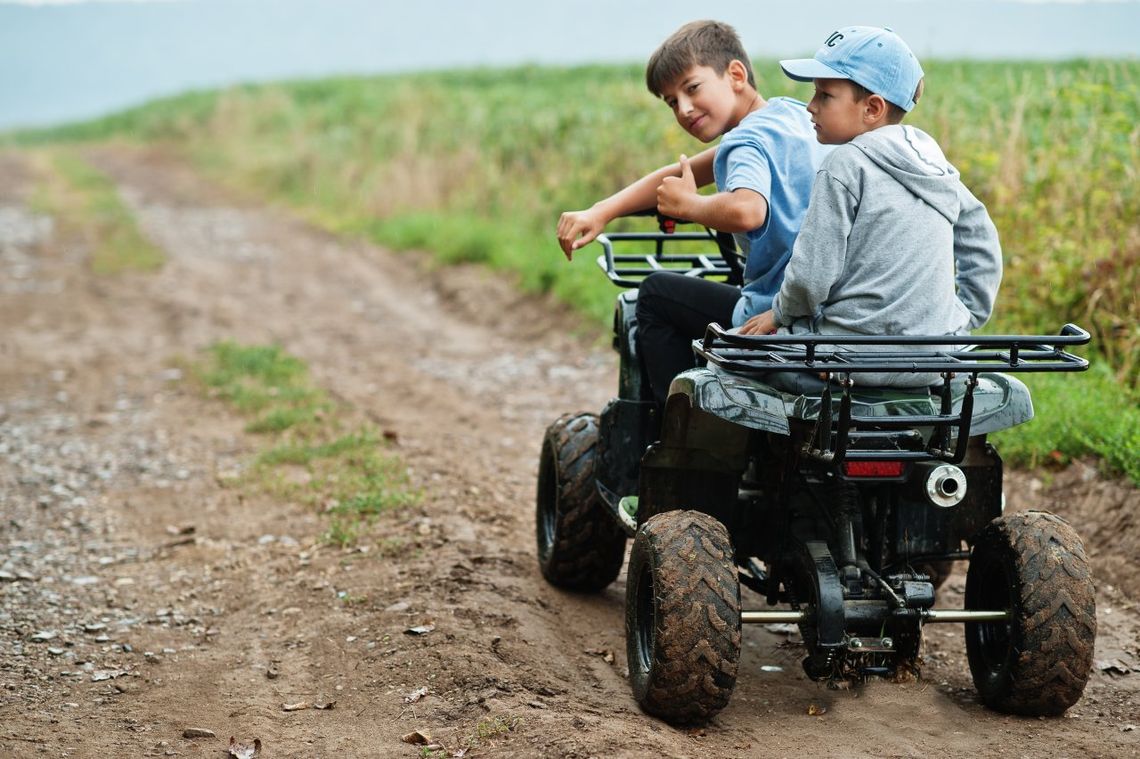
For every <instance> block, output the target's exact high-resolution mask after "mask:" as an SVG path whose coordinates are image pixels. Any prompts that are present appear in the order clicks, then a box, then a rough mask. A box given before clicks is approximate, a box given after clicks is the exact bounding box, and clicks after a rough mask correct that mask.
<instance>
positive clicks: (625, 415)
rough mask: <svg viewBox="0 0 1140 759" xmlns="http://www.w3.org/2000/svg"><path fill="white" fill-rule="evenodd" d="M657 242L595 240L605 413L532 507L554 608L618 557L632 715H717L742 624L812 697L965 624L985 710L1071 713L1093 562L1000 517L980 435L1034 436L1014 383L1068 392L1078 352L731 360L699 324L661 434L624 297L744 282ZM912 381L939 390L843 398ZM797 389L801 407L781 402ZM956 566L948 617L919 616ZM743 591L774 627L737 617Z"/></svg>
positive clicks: (567, 451)
mask: <svg viewBox="0 0 1140 759" xmlns="http://www.w3.org/2000/svg"><path fill="white" fill-rule="evenodd" d="M670 232H671V230H666V229H664V228H663V229H662V232H661V233H624V234H611V235H602V236H599V238H598V241H599V242H600V243H601V245H602V247H603V250H604V252H603V253H602V255H600V256H599V258H598V263H599V264H600V265H601V267H602V268H603V269H604V270H605V271H606V272H607V274H608V276H609V277H610V279H611V280H612V281H614V282H615V283H616V284H618V285H621V286H623V287H626V288H629V289H626V290H624V291H623V292H621V293H620V294H619V296H618V298H617V308H616V313H615V317H614V347H615V349H616V350H617V352H618V354H619V355H620V359H621V366H620V373H619V386H618V397H617V398H615V399H613V400H611V401H610V402H609V403H608V404H607V405H606V407H605V408H604V409H603V410H602V413H601V415H600V416H596V415H594V414H590V413H578V414H571V415H566V416H563V417H561V418H560V419H558V420H557V421H556V422H554V423H553V424H552V425H551V426H550V427H549V428H548V429H547V431H546V435H545V438H544V440H543V443H542V453H541V460H540V464H539V474H538V488H537V499H536V500H537V503H536V507H537V508H536V527H537V541H538V561H539V565H540V567H541V570H542V573H543V575H544V576H545V577H546V579H547V580H548V581H549V582H551V583H552V584H554V585H556V586H559V587H562V588H566V589H571V590H576V591H582V592H595V591H600V590H601V589H603V588H605V587H606V586H607V585H609V584H610V583H611V582H613V581H614V580H615V579H616V578H617V576H618V574H619V572H620V571H621V567H622V563H623V559H624V556H625V548H626V540H627V538H633V547H632V550H631V551H630V555H629V566H628V569H627V574H626V605H625V621H626V648H627V654H628V661H629V677H630V683H631V685H632V688H633V693H634V697H635V699H636V700H637V702H638V704H639V705H640V706H641V708H642V709H643V710H644V711H646V712H648V713H650V714H653V715H655V716H658V717H661V718H663V719H665V720H667V721H669V722H674V723H694V722H702V721H705V720H707V719H709V718H710V717H712V716H713V715H715V714H716V713H717V712H718V711H720V710H721V709H723V708H724V707H725V706H726V705H727V703H728V701H729V698H730V696H731V694H732V690H733V687H734V686H735V683H736V678H737V674H738V662H739V659H740V650H741V626H742V625H743V624H757V623H760V624H769V623H787V624H794V625H797V626H798V627H799V630H800V634H801V636H802V638H803V644H804V647H805V649H806V657H805V658H804V660H803V667H804V670H805V671H806V672H807V674H808V675H809V676H810V677H811V678H813V679H816V680H825V681H839V680H843V679H851V678H862V677H867V676H870V675H883V676H892V675H901V674H904V673H906V672H914V671H917V667H918V664H919V659H920V648H921V641H922V630H923V627H924V626H925V625H928V624H935V623H964V626H965V636H966V653H967V658H968V660H969V665H970V671H971V674H972V676H973V680H974V684H975V686H976V688H977V691H978V694H979V697H980V699H981V701H982V702H983V703H985V704H986V705H987V706H989V707H991V708H994V709H997V710H999V711H1003V712H1008V713H1014V714H1023V715H1033V716H1046V715H1059V714H1061V713H1063V712H1064V711H1065V710H1066V709H1068V708H1069V707H1070V706H1072V705H1073V704H1074V703H1075V702H1076V701H1077V700H1078V699H1079V698H1080V696H1081V693H1082V691H1083V690H1084V687H1085V683H1086V682H1087V680H1088V676H1089V670H1090V666H1091V664H1092V655H1093V643H1094V639H1095V636H1096V609H1095V596H1094V590H1093V584H1092V579H1091V577H1090V574H1089V564H1088V559H1087V557H1086V555H1085V551H1084V548H1083V546H1082V544H1081V540H1080V538H1079V537H1078V535H1077V534H1076V532H1075V531H1074V530H1073V529H1072V528H1071V527H1070V526H1069V525H1068V524H1067V523H1066V522H1065V521H1064V520H1063V519H1061V518H1060V517H1057V516H1054V515H1052V514H1049V513H1046V512H1043V511H1028V512H1023V513H1017V514H1003V508H1004V498H1003V493H1002V461H1001V458H1000V457H999V456H998V453H997V451H996V450H995V449H994V447H993V445H991V444H990V443H988V442H987V441H986V436H987V434H989V433H991V432H995V431H998V430H1002V429H1006V428H1008V427H1012V426H1013V425H1016V424H1020V423H1022V422H1025V421H1028V420H1029V419H1030V418H1032V416H1033V408H1032V404H1031V402H1030V397H1029V393H1028V391H1027V389H1026V387H1025V385H1024V384H1023V383H1022V382H1020V381H1019V380H1017V379H1016V378H1015V377H1013V376H1011V375H1013V374H1014V373H1018V372H1043V371H1056V372H1066V371H1081V370H1084V369H1085V368H1087V365H1088V364H1087V362H1086V361H1085V360H1084V359H1082V358H1079V357H1077V356H1075V355H1073V354H1071V353H1069V352H1067V351H1066V348H1067V347H1068V346H1072V345H1081V344H1084V343H1087V342H1088V341H1089V335H1088V333H1087V332H1085V331H1084V330H1082V329H1081V328H1079V327H1077V326H1075V325H1071V324H1069V325H1066V326H1065V327H1064V328H1063V329H1062V330H1061V332H1060V334H1059V335H1056V336H1041V335H1014V336H1008V335H1007V336H984V337H983V336H972V337H970V338H969V340H970V341H971V345H970V348H969V349H968V350H962V349H961V347H960V346H959V345H955V343H959V342H960V341H961V339H962V338H961V337H957V338H952V337H946V336H942V337H898V336H894V337H889V338H887V337H877V336H858V337H839V336H827V337H821V336H802V335H801V336H780V335H771V336H752V337H745V336H740V335H735V334H732V333H729V332H726V331H724V330H723V329H721V328H720V327H719V326H717V325H715V324H714V325H710V326H709V328H708V332H707V334H706V335H705V337H704V339H703V340H700V341H697V342H695V343H694V350H695V351H696V353H697V354H698V355H699V357H700V358H701V359H702V362H703V364H704V366H703V367H702V368H696V369H692V370H689V371H686V372H683V373H682V374H680V375H678V376H677V377H676V378H675V379H674V381H673V383H672V385H671V387H670V390H669V396H668V400H667V402H666V404H665V407H664V411H663V412H661V411H660V410H659V409H658V407H657V405H656V404H655V403H654V402H653V400H652V397H651V395H650V394H649V391H648V382H647V379H646V377H645V375H644V371H643V369H642V366H641V362H640V361H639V358H638V352H637V350H638V349H637V340H636V331H637V323H636V318H635V306H636V298H637V291H636V290H635V289H633V288H636V286H637V283H638V281H639V280H640V278H643V277H644V276H645V275H646V274H648V273H649V272H651V271H656V270H659V269H663V268H666V269H673V270H676V271H678V272H679V273H682V274H685V275H687V276H699V277H717V278H723V279H728V280H731V279H732V278H734V277H738V276H739V265H738V262H735V261H733V260H732V258H731V256H733V255H734V254H732V253H731V252H730V248H731V244H730V243H729V244H726V241H725V240H724V238H723V237H722V238H720V239H719V240H718V244H717V248H718V250H717V252H715V253H709V252H686V253H674V252H671V251H674V250H679V249H682V248H686V249H688V250H690V251H691V250H692V248H693V246H694V245H695V244H697V241H699V240H705V241H706V243H707V242H708V239H709V238H708V237H707V236H705V235H702V234H699V233H684V234H680V233H677V234H672V233H670ZM645 243H650V244H651V245H652V250H649V251H646V250H644V249H642V250H639V251H638V252H636V253H622V254H616V253H615V248H617V247H621V248H622V249H623V250H629V249H631V248H634V247H637V246H641V245H644V244H645ZM876 343H879V344H881V345H879V346H876V345H875V344H876ZM888 345H889V346H895V347H887V346H888ZM868 347H869V348H870V349H875V348H878V350H869V349H868ZM883 351H887V352H883ZM916 371H921V372H924V373H934V374H933V375H932V376H934V377H940V379H939V380H938V381H937V383H936V384H935V385H933V386H931V387H929V388H926V387H923V388H917V389H888V388H880V387H870V386H862V385H860V384H859V379H860V376H861V375H866V374H867V373H868V372H877V373H894V372H916ZM796 374H799V375H800V376H801V377H807V378H808V380H807V381H806V382H801V383H799V384H800V385H803V384H809V385H810V384H811V382H812V381H814V383H815V385H816V386H817V388H816V389H812V390H807V391H805V390H801V389H788V386H789V383H787V382H786V381H784V380H786V378H788V377H790V376H793V375H796ZM819 377H823V378H824V379H823V380H821V379H818V378H819ZM793 387H794V385H793ZM959 560H962V561H968V562H969V566H968V572H967V575H966V593H965V603H964V608H962V609H946V608H937V607H936V606H935V589H936V586H937V585H938V584H939V583H940V582H941V581H943V580H944V579H945V576H946V574H947V572H948V569H949V567H950V565H951V564H952V562H954V561H959ZM741 585H744V586H745V587H747V588H749V589H751V590H752V591H754V592H755V594H757V595H758V596H759V597H760V598H763V599H764V601H765V602H766V604H767V606H769V607H777V608H767V609H746V608H744V607H743V606H742V597H741V592H740V586H741ZM753 598H755V596H753Z"/></svg>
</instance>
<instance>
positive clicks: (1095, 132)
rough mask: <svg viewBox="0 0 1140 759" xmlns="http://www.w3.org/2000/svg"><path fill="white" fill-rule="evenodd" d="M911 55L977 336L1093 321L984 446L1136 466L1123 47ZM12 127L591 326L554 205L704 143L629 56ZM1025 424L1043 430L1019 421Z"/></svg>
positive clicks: (1139, 73) (1139, 106)
mask: <svg viewBox="0 0 1140 759" xmlns="http://www.w3.org/2000/svg"><path fill="white" fill-rule="evenodd" d="M755 67H756V72H757V77H758V82H759V86H760V89H761V91H762V92H763V94H764V95H765V96H769V97H770V96H775V95H791V96H793V97H798V98H800V99H803V100H806V99H807V98H808V97H809V95H810V85H805V84H797V83H794V82H791V81H789V80H787V79H786V78H785V77H783V75H782V74H780V72H779V69H778V67H777V65H776V63H775V62H774V61H770V60H758V61H756V65H755ZM926 69H927V88H926V93H925V95H924V97H923V99H922V102H921V103H920V104H919V105H918V107H917V108H916V109H915V111H914V112H913V113H912V114H911V116H909V117H908V123H913V124H914V125H916V126H918V127H920V128H922V129H925V130H926V131H928V132H930V133H931V134H932V135H933V136H934V137H935V138H936V139H937V140H938V141H939V143H940V144H941V145H942V147H943V149H944V150H945V151H946V154H947V155H948V156H949V157H950V160H951V161H952V162H953V163H954V164H955V165H956V166H957V167H958V168H959V169H960V170H961V172H962V175H963V178H964V180H965V182H966V184H967V185H968V186H969V187H970V188H971V189H972V190H973V191H974V193H975V194H976V195H978V196H979V197H980V198H981V199H982V201H983V202H985V203H986V205H987V206H988V208H989V210H990V213H991V215H992V217H993V219H994V222H995V223H996V224H997V227H998V230H999V232H1000V234H1001V239H1002V245H1003V249H1004V255H1005V279H1004V282H1003V285H1002V291H1001V294H1000V296H999V299H998V303H997V308H996V311H995V314H994V319H993V321H992V322H991V324H990V325H989V326H988V327H987V331H990V332H1013V331H1028V332H1043V333H1053V332H1056V331H1057V330H1058V329H1059V328H1060V326H1061V325H1062V324H1064V323H1065V322H1068V321H1075V322H1077V323H1079V324H1081V325H1082V326H1085V327H1086V328H1088V329H1089V330H1090V331H1091V332H1092V333H1093V336H1094V347H1092V348H1091V349H1089V355H1090V357H1091V358H1092V360H1093V362H1094V365H1095V367H1094V368H1095V370H1094V371H1092V372H1089V373H1088V374H1086V375H1080V376H1074V375H1062V376H1056V377H1044V376H1041V377H1031V378H1030V380H1029V383H1030V385H1031V387H1032V388H1033V390H1034V393H1035V397H1037V398H1038V411H1039V414H1040V415H1041V416H1042V417H1049V418H1051V419H1052V420H1053V421H1052V422H1048V423H1046V424H1038V423H1035V424H1033V425H1029V426H1028V427H1027V428H1026V431H1025V432H1017V433H1016V434H1015V435H1013V436H1012V437H1010V439H1009V440H1008V441H1003V443H1002V445H1003V448H1004V449H1005V450H1007V451H1009V452H1012V454H1013V455H1014V456H1015V457H1016V458H1017V459H1018V460H1025V461H1029V462H1031V463H1033V462H1035V461H1049V460H1056V459H1060V460H1064V459H1065V458H1067V457H1069V456H1074V455H1083V454H1086V453H1095V454H1097V455H1098V456H1100V457H1101V459H1102V460H1103V461H1105V462H1106V464H1107V466H1108V467H1109V468H1110V469H1113V470H1114V471H1118V472H1124V473H1127V474H1129V475H1130V476H1132V477H1133V478H1134V479H1136V480H1138V481H1140V463H1138V462H1140V431H1138V430H1140V411H1138V410H1137V399H1138V398H1140V326H1138V325H1140V298H1138V296H1137V293H1138V291H1140V181H1138V179H1140V176H1138V174H1140V98H1138V97H1137V95H1136V93H1137V91H1138V85H1140V61H1137V60H1129V61H1073V62H1066V63H1009V62H986V63H981V62H953V61H945V62H931V63H929V65H927V67H926ZM20 139H25V140H33V141H44V140H49V141H52V140H105V139H123V140H137V141H144V142H161V143H164V144H167V145H173V146H175V147H176V148H177V149H179V150H181V151H184V152H186V153H187V154H189V155H191V156H192V157H193V158H194V159H195V160H196V161H197V162H198V163H199V164H200V165H202V166H204V167H206V168H207V169H208V170H210V171H212V172H213V173H214V174H215V175H217V176H221V177H223V178H225V179H226V180H227V181H229V182H231V183H235V184H238V185H241V186H244V187H246V188H248V189H252V190H254V191H256V192H257V193H259V194H262V195H264V196H267V197H270V198H273V199H277V200H282V201H285V202H287V203H289V204H291V205H293V206H295V207H296V208H298V209H300V210H301V211H302V212H303V213H305V214H306V215H307V216H308V217H309V218H311V219H312V220H314V221H316V222H318V223H320V224H322V225H324V226H326V227H328V228H329V229H331V230H333V231H336V232H339V233H348V234H353V235H358V236H361V237H365V238H368V239H371V240H374V241H377V242H380V243H383V244H385V245H388V246H392V247H396V248H401V249H404V248H416V249H424V250H431V251H433V252H434V253H435V254H437V255H438V256H440V257H441V258H442V259H443V260H444V261H475V262H481V263H485V264H487V265H489V266H492V267H495V268H498V269H501V270H504V271H506V272H510V273H511V275H512V276H514V277H516V278H517V280H518V282H519V284H520V285H521V286H522V287H523V288H526V289H529V290H533V291H538V292H551V293H553V294H554V295H556V296H557V297H559V298H561V299H563V300H565V301H567V302H569V303H572V304H574V305H576V306H577V307H579V308H580V309H582V310H583V311H584V312H585V313H587V314H590V315H592V316H593V317H595V318H596V320H597V323H598V324H599V330H600V331H601V330H603V329H604V328H605V327H604V325H605V323H606V321H607V320H608V318H609V315H610V311H611V309H612V304H613V298H614V291H613V287H612V285H610V284H609V283H608V282H607V281H606V280H605V279H604V277H602V276H601V274H600V272H598V270H597V269H596V267H595V266H594V264H593V261H592V259H593V257H594V253H596V252H597V251H596V250H595V251H594V252H593V253H592V252H591V251H590V249H586V250H585V251H583V254H584V255H579V256H578V257H577V258H576V260H575V261H574V262H573V263H570V264H568V263H567V262H566V261H565V259H564V258H563V256H562V254H561V252H560V250H559V249H558V247H557V244H556V242H555V240H554V225H555V222H556V220H557V218H558V214H559V212H560V211H562V210H567V209H576V208H582V207H585V206H587V205H589V204H590V203H592V202H593V201H594V200H596V199H598V198H600V197H602V196H604V195H607V194H609V193H611V192H613V191H614V190H615V189H618V188H619V187H621V186H622V185H624V184H625V183H627V182H629V181H631V180H633V179H635V178H637V177H638V176H640V175H641V174H643V173H644V172H646V171H647V170H649V169H652V168H656V167H657V166H659V165H661V164H663V163H667V162H669V161H673V160H676V158H677V155H678V154H680V153H682V152H684V153H689V154H692V153H695V152H697V151H699V150H700V149H702V148H703V147H704V146H702V145H700V144H699V143H697V142H696V141H694V140H693V139H692V138H690V137H688V136H687V135H686V134H685V133H684V132H683V131H682V130H681V129H680V127H678V126H677V125H676V123H675V122H674V121H673V119H672V117H671V114H670V112H669V110H668V109H667V108H666V107H665V106H664V105H663V104H662V103H661V102H660V101H658V100H656V99H654V98H653V97H652V96H651V95H650V94H649V93H648V92H647V91H646V89H645V86H644V84H643V79H642V68H641V67H640V66H592V67H578V68H570V69H558V68H535V67H522V68H514V69H508V70H475V71H449V72H435V73H426V74H416V75H400V76H381V77H368V78H341V79H332V80H323V81H316V82H298V83H283V84H276V85H267V86H248V87H238V88H233V89H228V90H224V91H217V92H204V93H195V94H189V95H185V96H181V97H176V98H172V99H168V100H164V101H158V102H155V103H152V104H149V105H146V106H143V107H140V108H136V109H133V110H130V111H126V112H123V113H120V114H117V115H114V116H111V117H108V118H104V119H101V120H97V121H93V122H88V123H84V124H79V125H74V126H69V127H65V128H62V129H56V130H51V131H48V132H40V133H37V134H35V135H22V136H21V137H20ZM632 223H633V222H621V224H623V225H624V224H632ZM1041 421H1044V420H1039V422H1041ZM1035 427H1040V428H1042V429H1047V435H1046V433H1038V434H1039V435H1045V436H1044V437H1040V436H1039V437H1036V438H1034V437H1026V435H1029V436H1032V435H1033V434H1034V433H1033V428H1035Z"/></svg>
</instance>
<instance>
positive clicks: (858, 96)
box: [847, 79, 926, 124]
mask: <svg viewBox="0 0 1140 759" xmlns="http://www.w3.org/2000/svg"><path fill="white" fill-rule="evenodd" d="M847 82H848V84H850V85H851V89H852V91H853V92H854V93H855V102H856V103H858V102H861V101H863V100H866V99H867V98H869V97H871V95H874V94H875V93H874V92H871V91H870V90H869V89H867V88H866V87H864V86H863V85H861V84H859V83H858V82H856V81H854V80H852V79H848V80H847ZM925 85H926V80H925V79H919V80H918V87H916V88H915V90H914V102H915V103H917V102H918V99H919V98H920V97H922V91H923V90H924V89H926V86H925ZM879 97H882V95H880V96H879ZM883 100H884V101H885V102H886V104H887V123H888V124H901V123H902V120H903V119H904V118H906V111H904V110H903V109H902V108H901V107H899V106H897V105H895V104H894V103H892V102H891V101H889V100H887V99H886V98H883Z"/></svg>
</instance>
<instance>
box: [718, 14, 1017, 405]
mask: <svg viewBox="0 0 1140 759" xmlns="http://www.w3.org/2000/svg"><path fill="white" fill-rule="evenodd" d="M780 65H781V67H782V68H783V69H784V73H786V74H787V75H788V76H789V77H791V78H792V79H796V80H798V81H814V83H815V96H814V97H813V98H812V101H811V103H810V104H809V105H808V112H809V113H810V114H811V116H812V122H813V123H814V125H815V130H816V138H817V139H818V140H819V141H820V142H821V143H823V144H833V145H839V147H837V148H836V149H835V150H834V151H832V153H831V154H830V155H829V156H828V157H827V158H826V159H825V160H824V162H823V164H822V165H821V166H820V168H819V171H818V172H817V174H816V178H815V183H814V184H813V185H812V194H811V200H810V203H809V206H808V210H807V214H806V216H805V217H804V221H803V225H802V227H801V228H800V233H799V237H798V238H797V239H796V242H795V246H794V248H793V252H792V256H791V259H790V260H789V262H788V266H787V269H786V273H785V276H784V282H783V285H782V286H781V287H780V290H779V292H778V293H777V295H776V296H775V298H774V300H773V303H772V309H771V310H770V311H767V312H765V313H762V314H759V315H757V316H755V317H753V318H752V319H751V320H749V321H748V322H746V323H745V324H744V325H743V326H742V327H741V328H740V332H741V333H742V334H767V333H769V332H772V331H774V330H776V329H777V328H779V331H780V332H782V333H792V334H797V333H816V334H843V335H957V334H962V335H965V334H969V331H970V330H971V329H974V328H977V327H980V326H982V325H983V324H985V323H986V321H987V320H988V319H989V317H990V312H991V310H992V309H993V304H994V298H995V297H996V295H997V289H998V284H999V283H1000V282H1001V269H1002V259H1001V246H1000V245H999V243H998V238H997V231H996V229H995V228H994V225H993V222H992V221H990V217H989V214H988V213H987V212H986V209H985V206H983V205H982V203H981V202H980V201H979V200H978V199H977V198H975V197H974V196H973V195H972V194H971V193H970V191H969V190H967V189H966V187H965V186H964V185H963V184H962V181H961V179H960V176H959V174H958V171H957V170H956V169H955V168H954V167H953V166H951V165H950V163H949V162H948V161H947V160H946V157H945V156H944V155H943V153H942V150H941V149H940V148H939V147H938V144H937V143H936V142H935V141H934V139H933V138H931V137H930V135H928V134H926V133H924V132H922V131H921V130H919V129H915V128H914V127H912V126H903V125H901V124H900V123H899V122H901V121H902V118H903V117H904V116H905V115H906V113H907V112H909V111H910V110H911V109H912V108H913V107H914V105H915V102H916V101H917V100H918V98H919V97H920V96H921V94H922V88H923V71H922V68H921V67H920V66H919V63H918V60H917V59H916V58H915V56H914V54H913V53H912V52H911V51H910V48H908V47H907V45H906V43H905V42H903V41H902V39H901V38H899V36H898V35H896V34H895V33H894V32H892V31H891V30H889V29H877V28H873V27H859V26H856V27H844V28H842V29H840V30H838V31H836V32H834V33H833V34H831V35H830V36H829V37H828V39H827V41H826V42H825V43H824V45H823V46H822V47H821V48H820V49H819V51H817V52H816V54H815V56H814V57H813V58H808V59H801V60H789V61H781V62H780ZM955 269H957V271H955ZM866 347H870V346H866ZM884 348H886V349H891V347H890V346H884ZM941 349H945V348H941ZM860 379H861V380H862V381H863V382H865V383H867V384H877V385H882V384H893V385H905V386H918V385H923V384H929V383H930V382H931V381H932V380H934V379H937V377H936V376H931V375H929V374H925V375H922V374H882V375H861V377H860Z"/></svg>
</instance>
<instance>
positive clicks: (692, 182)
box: [657, 153, 698, 219]
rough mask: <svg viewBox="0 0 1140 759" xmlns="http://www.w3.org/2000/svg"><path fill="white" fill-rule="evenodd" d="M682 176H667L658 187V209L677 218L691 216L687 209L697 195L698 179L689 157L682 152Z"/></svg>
mask: <svg viewBox="0 0 1140 759" xmlns="http://www.w3.org/2000/svg"><path fill="white" fill-rule="evenodd" d="M680 164H681V176H679V177H665V178H664V179H663V180H661V184H660V185H658V187H657V210H658V211H659V212H660V213H663V214H665V215H666V216H672V217H673V218H675V219H689V218H691V216H690V214H689V213H688V211H687V209H689V208H690V207H691V205H690V204H691V203H692V201H693V199H694V198H696V197H698V196H697V180H696V179H695V178H694V177H693V168H692V167H691V166H690V165H689V157H688V156H686V155H684V154H683V153H682V154H681V160H680Z"/></svg>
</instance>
